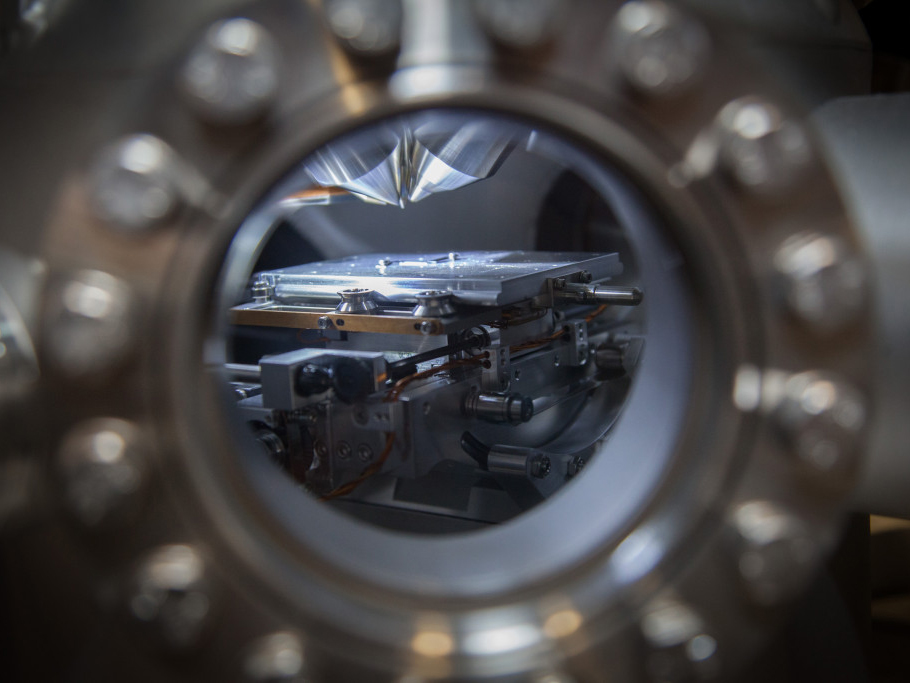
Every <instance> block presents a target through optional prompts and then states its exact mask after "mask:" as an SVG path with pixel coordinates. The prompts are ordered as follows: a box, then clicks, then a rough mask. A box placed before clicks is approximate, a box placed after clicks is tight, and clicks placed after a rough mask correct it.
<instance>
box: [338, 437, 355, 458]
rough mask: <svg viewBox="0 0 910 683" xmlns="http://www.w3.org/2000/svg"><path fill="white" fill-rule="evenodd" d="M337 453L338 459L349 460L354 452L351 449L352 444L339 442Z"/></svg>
mask: <svg viewBox="0 0 910 683" xmlns="http://www.w3.org/2000/svg"><path fill="white" fill-rule="evenodd" d="M335 452H336V453H338V457H339V458H341V459H342V460H347V459H348V458H350V457H351V453H352V452H353V450H352V449H351V444H349V443H348V442H347V441H339V442H338V443H337V444H336V445H335Z"/></svg>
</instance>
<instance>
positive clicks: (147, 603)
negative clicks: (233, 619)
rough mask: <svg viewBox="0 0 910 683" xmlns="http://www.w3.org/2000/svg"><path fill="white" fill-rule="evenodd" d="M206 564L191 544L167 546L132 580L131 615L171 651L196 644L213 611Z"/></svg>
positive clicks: (150, 559)
mask: <svg viewBox="0 0 910 683" xmlns="http://www.w3.org/2000/svg"><path fill="white" fill-rule="evenodd" d="M211 606H212V605H211V586H210V583H209V581H208V579H207V578H206V573H205V562H204V561H203V558H202V556H201V555H200V554H199V552H198V551H197V550H196V549H194V548H193V547H191V546H188V545H167V546H163V547H160V548H157V549H156V550H154V551H153V552H152V553H150V554H149V555H148V556H147V557H146V558H145V559H144V560H143V561H142V562H141V564H140V565H139V567H138V569H137V570H136V573H135V575H134V577H133V580H132V583H131V586H130V591H129V596H128V601H127V608H128V610H129V614H130V616H131V617H132V618H133V619H134V620H135V622H138V623H139V624H140V625H141V627H143V628H144V629H145V630H146V631H147V632H148V633H149V634H150V635H151V636H152V637H153V638H154V639H155V640H156V641H158V642H159V643H160V644H161V645H163V646H165V647H168V648H169V649H174V650H182V649H186V648H189V647H191V646H193V645H195V644H196V643H197V642H198V641H199V639H200V637H201V635H202V632H203V629H204V627H205V625H206V623H207V621H208V617H209V613H210V611H211Z"/></svg>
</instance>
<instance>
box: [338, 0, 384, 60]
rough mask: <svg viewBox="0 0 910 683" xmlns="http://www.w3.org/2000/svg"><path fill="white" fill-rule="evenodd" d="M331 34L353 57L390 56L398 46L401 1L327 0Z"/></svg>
mask: <svg viewBox="0 0 910 683" xmlns="http://www.w3.org/2000/svg"><path fill="white" fill-rule="evenodd" d="M325 13H326V18H327V19H328V22H329V27H330V28H331V29H332V33H334V34H335V37H336V38H337V39H338V40H339V41H340V42H341V44H342V45H343V46H344V47H345V48H347V49H348V50H349V51H350V52H352V53H354V54H360V55H364V56H369V57H377V56H380V55H389V54H393V53H394V52H397V51H398V48H399V45H400V43H401V19H402V10H401V0H326V1H325Z"/></svg>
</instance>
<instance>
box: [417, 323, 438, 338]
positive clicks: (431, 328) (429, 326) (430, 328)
mask: <svg viewBox="0 0 910 683" xmlns="http://www.w3.org/2000/svg"><path fill="white" fill-rule="evenodd" d="M435 331H436V323H433V322H430V321H429V320H424V321H423V322H422V323H420V334H422V335H430V334H433V332H435Z"/></svg>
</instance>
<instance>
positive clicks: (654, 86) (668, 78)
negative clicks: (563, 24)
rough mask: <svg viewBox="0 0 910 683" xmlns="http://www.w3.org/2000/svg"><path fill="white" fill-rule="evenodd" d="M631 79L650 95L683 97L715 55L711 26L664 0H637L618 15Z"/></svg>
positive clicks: (621, 59)
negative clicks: (708, 26) (709, 29)
mask: <svg viewBox="0 0 910 683" xmlns="http://www.w3.org/2000/svg"><path fill="white" fill-rule="evenodd" d="M615 26H616V28H617V30H618V33H619V36H620V39H619V41H618V42H619V49H620V50H621V52H620V55H619V64H620V68H621V69H622V73H623V75H624V76H625V78H626V81H627V82H628V83H629V85H631V86H632V87H633V88H635V89H636V90H638V91H639V92H642V93H645V94H649V95H670V94H675V93H679V92H681V91H683V90H685V89H686V88H688V87H689V86H691V85H693V84H694V83H695V82H696V81H697V80H698V78H699V77H700V75H701V73H702V71H703V68H704V66H705V64H706V62H707V59H708V54H709V52H710V39H709V37H708V33H707V31H706V30H705V28H704V27H703V26H702V25H701V23H699V22H698V21H696V20H695V19H692V18H690V17H686V16H683V15H682V14H681V13H680V12H679V11H678V10H677V9H675V8H674V7H671V6H670V5H668V4H667V3H665V2H661V1H660V0H633V1H632V2H627V3H626V4H625V5H623V6H622V8H620V10H619V12H618V14H617V15H616V23H615Z"/></svg>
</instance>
